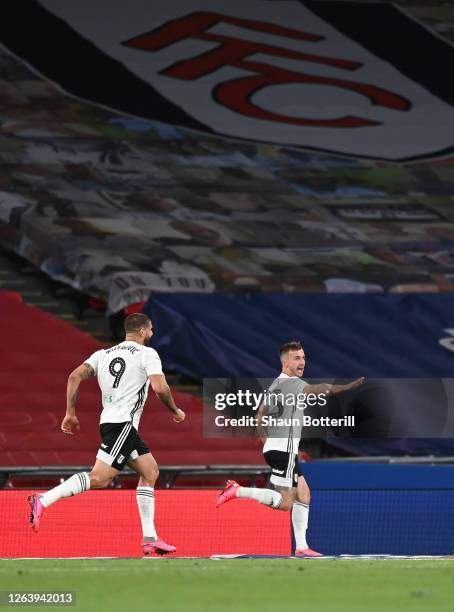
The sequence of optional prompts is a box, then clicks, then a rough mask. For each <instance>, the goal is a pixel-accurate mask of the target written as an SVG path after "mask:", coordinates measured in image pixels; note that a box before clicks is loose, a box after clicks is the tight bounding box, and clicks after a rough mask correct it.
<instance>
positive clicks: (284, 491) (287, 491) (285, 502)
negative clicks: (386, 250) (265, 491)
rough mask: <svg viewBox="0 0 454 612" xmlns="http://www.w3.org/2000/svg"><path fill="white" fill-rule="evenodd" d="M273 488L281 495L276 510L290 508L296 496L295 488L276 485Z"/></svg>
mask: <svg viewBox="0 0 454 612" xmlns="http://www.w3.org/2000/svg"><path fill="white" fill-rule="evenodd" d="M274 489H275V490H276V491H278V492H279V493H280V494H281V495H282V503H281V505H280V506H279V508H277V510H285V511H288V510H291V508H292V506H293V503H294V501H295V497H296V491H295V489H293V488H288V487H278V486H274Z"/></svg>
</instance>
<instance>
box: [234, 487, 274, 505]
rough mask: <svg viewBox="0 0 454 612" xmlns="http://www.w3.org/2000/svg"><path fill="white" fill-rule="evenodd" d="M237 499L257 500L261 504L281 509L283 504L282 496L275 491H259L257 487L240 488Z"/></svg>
mask: <svg viewBox="0 0 454 612" xmlns="http://www.w3.org/2000/svg"><path fill="white" fill-rule="evenodd" d="M237 497H247V498H248V499H255V501H258V502H259V504H264V505H265V506H271V508H279V506H280V505H281V502H282V495H281V494H280V493H278V491H273V489H257V488H256V487H238V491H237Z"/></svg>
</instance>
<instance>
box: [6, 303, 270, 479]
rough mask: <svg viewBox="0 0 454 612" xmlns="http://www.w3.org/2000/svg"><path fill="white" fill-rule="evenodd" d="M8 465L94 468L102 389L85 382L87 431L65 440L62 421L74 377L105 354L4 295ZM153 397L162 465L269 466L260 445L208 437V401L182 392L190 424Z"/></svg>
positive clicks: (152, 431)
mask: <svg viewBox="0 0 454 612" xmlns="http://www.w3.org/2000/svg"><path fill="white" fill-rule="evenodd" d="M0 312H1V313H2V318H1V337H2V342H3V346H4V347H8V348H7V350H5V352H4V358H3V360H2V363H1V364H0V388H1V389H2V393H1V396H0V410H1V414H2V429H1V431H0V465H1V466H7V467H10V466H44V465H46V466H64V465H90V464H92V463H93V460H94V457H95V454H96V450H97V448H98V446H99V433H98V421H99V413H100V403H99V390H98V387H97V383H96V381H95V380H89V381H87V382H85V383H84V384H83V385H82V387H81V390H80V393H79V399H78V410H77V411H78V416H79V420H80V424H81V431H80V433H79V434H78V435H75V436H73V437H69V436H64V435H63V434H62V433H61V431H60V423H61V420H62V417H63V415H64V411H65V405H66V404H65V401H66V400H65V390H66V380H67V376H68V374H69V372H70V371H71V370H72V369H73V368H75V367H77V366H78V365H79V364H80V363H81V362H82V361H83V360H84V358H86V357H88V356H89V355H90V354H91V353H93V352H94V351H95V350H97V349H98V348H100V345H99V343H97V342H96V341H95V340H94V339H93V338H92V337H91V336H88V335H87V334H85V333H83V332H80V331H79V330H77V329H74V328H73V327H71V326H70V325H69V324H67V323H65V322H64V321H61V320H59V319H57V318H56V317H54V316H52V315H50V314H48V313H46V312H43V311H40V310H38V309H36V308H33V307H31V306H29V305H26V304H24V303H20V302H18V301H17V300H16V299H14V296H13V297H11V296H10V295H8V294H7V293H6V292H0ZM151 396H153V393H151V394H150V396H149V399H148V400H147V405H146V406H145V410H144V416H143V418H142V422H141V434H142V436H143V438H144V439H145V440H146V441H147V443H148V444H149V446H150V447H151V449H152V452H153V454H154V455H155V457H156V459H157V460H158V462H159V463H160V464H162V465H188V464H191V465H208V464H238V465H239V464H262V463H263V458H262V455H261V453H260V452H259V444H258V442H257V441H254V440H245V439H238V440H231V439H229V440H222V439H214V438H212V439H208V438H207V439H205V438H204V437H203V432H202V402H201V400H200V399H199V398H197V397H194V396H192V395H189V394H185V393H174V397H175V400H176V402H177V404H178V406H180V407H181V408H182V409H183V410H184V411H185V412H186V413H187V420H186V421H185V422H184V423H182V424H178V425H177V424H176V423H174V422H173V421H172V419H171V416H170V414H169V413H168V412H167V411H166V409H165V408H164V407H163V406H161V405H159V402H158V401H157V400H156V398H155V397H154V396H153V397H151Z"/></svg>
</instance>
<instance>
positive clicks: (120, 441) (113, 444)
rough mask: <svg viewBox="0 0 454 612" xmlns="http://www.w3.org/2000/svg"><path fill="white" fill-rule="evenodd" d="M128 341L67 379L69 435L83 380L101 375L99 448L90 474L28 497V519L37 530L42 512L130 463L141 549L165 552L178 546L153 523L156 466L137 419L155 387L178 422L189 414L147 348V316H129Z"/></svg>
mask: <svg viewBox="0 0 454 612" xmlns="http://www.w3.org/2000/svg"><path fill="white" fill-rule="evenodd" d="M125 332H126V339H125V340H124V341H123V342H120V344H117V345H115V346H113V347H111V348H108V349H101V350H99V351H96V352H95V353H93V355H91V357H89V358H88V359H87V360H86V361H85V362H84V363H83V364H82V365H80V366H79V367H78V368H76V369H75V370H74V371H73V372H71V374H70V375H69V378H68V385H67V391H66V395H67V408H66V415H65V418H64V419H63V422H62V425H61V430H62V431H63V433H65V434H67V435H73V434H74V433H76V432H77V431H79V420H78V418H77V416H76V399H77V393H78V389H79V385H80V383H81V382H82V381H84V380H86V379H88V378H90V377H91V376H95V375H97V377H98V384H99V387H100V389H101V392H102V405H103V410H102V413H101V419H100V431H101V439H102V442H101V447H100V449H99V450H98V453H97V455H96V462H95V465H94V466H93V468H92V470H91V472H81V473H77V474H74V475H73V476H71V477H70V478H68V480H66V481H65V482H63V483H62V484H60V485H58V486H57V487H55V488H53V489H51V490H50V491H47V492H46V493H44V494H43V495H40V494H39V493H33V495H31V496H30V497H29V498H28V502H29V504H30V507H31V515H30V523H31V524H32V527H33V530H34V531H38V529H39V523H40V519H41V516H42V514H43V511H44V509H45V508H48V507H49V506H50V505H51V504H53V503H55V502H56V501H58V500H59V499H62V498H64V497H70V496H71V495H78V494H79V493H84V492H85V491H88V490H89V489H104V488H106V487H108V486H109V485H110V483H111V482H112V480H113V479H114V478H115V476H117V474H119V472H120V470H122V469H123V468H124V466H125V465H126V464H127V465H128V466H130V467H131V468H132V469H133V470H134V471H135V472H136V473H137V474H138V475H139V483H138V486H137V491H136V497H137V505H138V507H139V513H140V519H141V522H142V531H143V542H142V550H143V552H144V553H145V554H150V553H158V554H167V553H170V552H174V551H175V550H176V548H175V546H171V545H169V544H166V543H165V542H163V541H162V540H160V539H159V538H158V536H157V533H156V529H155V526H154V485H155V482H156V480H157V478H158V475H159V470H158V465H157V463H156V461H155V459H154V457H153V455H152V454H151V453H150V450H149V448H148V447H147V445H146V444H145V443H144V441H143V440H142V439H141V437H140V436H139V434H138V431H137V430H138V428H139V421H140V417H141V415H142V411H143V407H144V404H145V401H146V399H147V395H148V388H149V386H150V384H151V387H152V389H153V391H154V392H155V394H156V395H157V397H158V398H159V399H160V400H161V402H162V403H163V404H164V405H165V406H166V407H167V408H168V409H169V410H170V411H171V412H172V414H173V420H174V421H176V422H177V423H180V422H181V421H184V419H185V413H184V412H183V411H182V410H180V409H179V408H177V407H176V405H175V402H174V400H173V397H172V394H171V392H170V388H169V386H168V384H167V381H166V378H165V376H164V374H163V373H162V367H161V360H160V358H159V355H158V353H157V352H156V351H155V350H154V349H152V348H150V347H149V346H148V344H149V341H150V338H151V336H152V335H153V327H152V323H151V320H150V319H149V317H147V315H145V314H142V313H138V314H132V315H130V316H128V317H127V318H126V320H125Z"/></svg>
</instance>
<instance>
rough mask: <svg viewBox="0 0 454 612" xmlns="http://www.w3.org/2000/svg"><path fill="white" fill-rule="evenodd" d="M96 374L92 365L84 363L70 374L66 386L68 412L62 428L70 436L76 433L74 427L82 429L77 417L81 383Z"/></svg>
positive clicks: (77, 429) (76, 429)
mask: <svg viewBox="0 0 454 612" xmlns="http://www.w3.org/2000/svg"><path fill="white" fill-rule="evenodd" d="M94 374H95V372H94V370H93V368H92V367H91V365H89V364H88V363H83V364H81V365H80V366H79V367H77V368H76V369H75V370H73V371H72V372H71V374H70V375H69V376H68V383H67V386H66V414H65V418H64V419H63V422H62V424H61V430H62V432H63V433H65V434H67V435H69V436H72V435H73V434H74V431H73V429H74V430H75V432H77V431H79V430H80V425H79V419H78V418H77V417H76V403H77V393H78V391H79V385H80V383H81V382H82V381H84V380H87V379H88V378H91V377H92V376H94Z"/></svg>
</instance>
